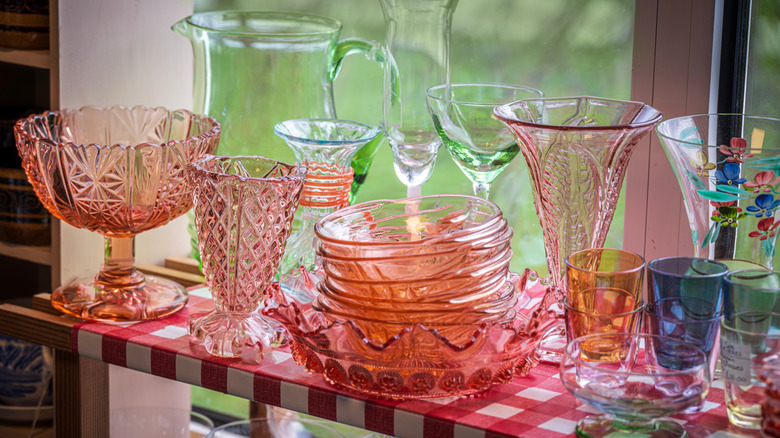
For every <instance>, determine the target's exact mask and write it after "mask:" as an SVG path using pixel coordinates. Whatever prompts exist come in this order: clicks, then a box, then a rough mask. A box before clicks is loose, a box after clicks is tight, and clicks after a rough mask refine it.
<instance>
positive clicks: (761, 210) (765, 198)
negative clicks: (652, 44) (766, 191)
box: [747, 195, 780, 217]
mask: <svg viewBox="0 0 780 438" xmlns="http://www.w3.org/2000/svg"><path fill="white" fill-rule="evenodd" d="M777 207H780V199H775V197H774V196H773V195H758V196H757V197H756V205H749V206H748V207H747V211H749V212H751V213H753V215H754V216H755V217H763V216H764V215H766V217H771V216H772V214H773V212H774V211H775V210H777Z"/></svg>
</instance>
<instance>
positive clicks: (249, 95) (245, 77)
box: [173, 11, 385, 195]
mask: <svg viewBox="0 0 780 438" xmlns="http://www.w3.org/2000/svg"><path fill="white" fill-rule="evenodd" d="M341 27H342V26H341V23H340V22H339V21H337V20H334V19H331V18H326V17H320V16H315V15H306V14H295V13H287V12H260V11H215V12H203V13H197V14H194V15H191V16H189V17H187V18H185V19H183V20H181V21H179V22H178V23H176V24H174V25H173V30H174V31H176V32H178V33H179V34H181V35H183V36H185V37H187V38H189V40H190V41H191V43H192V49H193V52H194V64H195V70H194V72H195V73H194V75H195V77H194V111H196V112H201V113H205V114H208V115H209V116H212V117H214V118H216V119H217V120H218V121H219V122H220V123H221V124H222V135H221V140H220V145H219V153H220V154H221V155H262V156H265V157H269V158H273V159H276V160H280V161H284V162H288V163H292V162H295V156H294V155H293V152H292V150H291V149H290V148H289V147H288V146H287V145H286V144H285V143H284V142H283V141H282V140H281V139H280V138H278V137H277V136H276V135H275V134H274V131H273V128H274V125H276V124H277V123H279V122H281V121H284V120H288V119H300V118H329V119H334V118H336V108H335V106H334V103H333V86H332V83H333V80H334V79H335V78H336V76H337V75H338V72H339V69H340V68H341V64H342V61H343V60H344V57H345V56H347V55H349V54H352V53H362V54H363V55H365V56H366V57H367V58H368V59H370V60H373V61H376V62H378V63H379V64H383V63H384V59H385V57H384V50H383V48H382V46H381V45H380V44H379V43H375V42H371V41H366V40H362V39H357V38H349V39H345V40H343V41H340V42H339V33H340V32H341ZM377 98H379V97H378V96H377ZM368 122H369V123H370V121H368ZM380 142H381V139H376V140H374V141H373V142H372V143H373V144H369V145H367V147H364V148H363V149H362V150H361V153H360V154H359V155H358V156H357V157H355V159H354V160H353V162H352V166H353V167H354V168H355V177H354V178H355V179H354V183H353V191H352V193H353V195H354V194H355V193H356V191H357V189H358V187H359V186H360V184H361V183H362V182H363V181H364V179H365V175H366V172H367V171H368V166H369V165H370V162H371V159H372V158H373V155H374V153H375V152H376V146H377V145H378V144H379V143H380Z"/></svg>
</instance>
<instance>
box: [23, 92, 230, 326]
mask: <svg viewBox="0 0 780 438" xmlns="http://www.w3.org/2000/svg"><path fill="white" fill-rule="evenodd" d="M14 133H15V135H16V145H17V148H18V149H19V155H20V156H21V157H22V164H23V167H24V170H25V172H26V173H27V178H28V179H29V180H30V184H31V185H32V186H33V188H34V189H35V193H36V195H38V198H40V200H41V203H42V204H43V205H44V206H45V207H46V209H48V210H49V212H51V214H52V215H54V216H55V217H57V218H58V219H60V220H62V221H64V222H66V223H68V224H70V225H72V226H74V227H77V228H85V229H87V230H90V231H95V232H98V233H100V234H102V235H103V236H104V237H105V241H106V246H105V259H104V262H103V266H102V267H101V268H100V271H99V272H98V273H97V275H95V276H90V277H84V278H78V279H75V280H72V281H70V282H68V283H67V284H65V285H63V286H61V287H59V288H57V289H56V290H55V291H54V292H53V293H52V296H51V301H52V305H53V306H54V307H55V308H57V309H58V310H60V311H62V312H64V313H67V314H70V315H73V316H76V317H78V318H83V319H93V320H103V321H123V322H127V321H140V320H147V319H154V318H160V317H163V316H167V315H170V314H171V313H173V312H176V311H177V310H179V309H181V308H182V307H184V305H185V304H186V303H187V291H186V290H185V289H184V287H182V286H181V285H180V284H178V283H175V282H172V281H170V280H166V279H163V278H160V277H154V276H151V275H144V274H142V273H141V272H139V271H138V270H136V269H135V266H134V264H135V263H134V262H135V255H134V243H133V242H134V237H135V235H136V234H138V233H141V232H143V231H146V230H150V229H153V228H156V227H159V226H161V225H164V224H166V223H168V222H169V221H171V220H172V219H175V218H177V217H179V216H181V215H182V214H184V213H185V212H186V211H187V210H189V209H190V208H192V196H191V193H192V186H191V184H190V183H189V182H188V180H187V177H186V167H187V164H188V163H190V162H191V161H193V160H196V159H198V158H199V157H200V156H202V155H204V154H208V153H211V152H213V151H215V150H216V148H217V143H218V141H219V133H220V126H219V123H217V122H216V120H214V119H212V118H210V117H205V116H201V115H196V114H193V113H191V112H189V111H185V110H175V111H171V110H166V109H164V108H146V107H141V106H138V107H134V108H125V107H120V106H115V107H111V108H97V107H84V108H81V109H78V110H73V109H64V110H60V111H49V112H45V113H43V114H38V115H33V116H30V117H28V118H26V119H23V120H20V121H18V122H17V123H16V126H15V127H14Z"/></svg>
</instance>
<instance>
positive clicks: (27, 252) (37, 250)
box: [0, 242, 52, 266]
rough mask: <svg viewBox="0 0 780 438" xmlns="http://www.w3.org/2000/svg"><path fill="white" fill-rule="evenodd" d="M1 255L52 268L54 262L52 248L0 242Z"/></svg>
mask: <svg viewBox="0 0 780 438" xmlns="http://www.w3.org/2000/svg"><path fill="white" fill-rule="evenodd" d="M0 255H4V256H6V257H11V258H14V259H19V260H25V261H28V262H33V263H39V264H41V265H47V266H51V260H52V256H51V247H50V246H29V245H15V244H13V243H6V242H0Z"/></svg>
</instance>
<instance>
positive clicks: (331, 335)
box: [263, 271, 561, 399]
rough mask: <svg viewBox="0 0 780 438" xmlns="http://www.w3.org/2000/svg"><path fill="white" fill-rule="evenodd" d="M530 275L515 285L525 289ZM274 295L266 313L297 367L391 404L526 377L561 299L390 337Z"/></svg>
mask: <svg viewBox="0 0 780 438" xmlns="http://www.w3.org/2000/svg"><path fill="white" fill-rule="evenodd" d="M529 275H530V271H526V273H525V274H524V275H523V277H522V279H519V278H517V279H514V281H512V282H510V283H511V284H512V287H515V288H516V287H522V286H523V285H524V284H525V282H526V280H527V279H528V276H529ZM272 295H273V298H274V300H275V301H276V303H278V306H277V307H274V308H267V309H265V310H264V311H263V312H264V313H266V314H268V315H271V316H273V317H274V318H275V319H277V320H278V321H280V322H281V323H282V324H284V325H285V327H287V329H288V330H289V332H290V339H291V351H292V353H293V358H294V359H295V361H296V363H297V364H299V365H301V366H304V367H305V368H306V370H307V371H309V372H310V373H316V374H321V375H322V376H323V377H324V378H325V380H327V381H328V382H330V383H332V384H334V385H337V386H340V387H342V388H346V389H350V390H354V391H357V392H360V393H363V394H370V395H374V396H379V397H384V398H393V399H413V398H429V397H447V396H461V395H468V394H476V393H480V392H483V391H485V390H487V389H489V388H490V387H491V386H493V385H496V384H503V383H507V382H509V381H510V380H511V379H512V378H513V377H514V376H525V375H527V374H528V372H529V371H530V370H531V369H532V368H533V367H534V366H535V365H536V364H537V363H538V353H537V345H538V341H539V334H541V333H544V332H545V331H546V330H547V329H548V328H549V327H551V326H552V324H553V323H554V322H555V321H556V316H555V312H554V311H553V310H552V309H553V308H554V306H555V305H556V303H557V302H558V300H559V299H560V298H561V296H560V292H559V291H558V290H557V289H552V288H548V289H547V290H546V293H545V295H544V296H543V297H542V299H541V300H540V301H539V302H538V304H537V305H536V306H535V307H534V308H533V309H526V311H524V314H520V313H518V314H517V317H515V316H514V315H511V316H510V318H511V320H510V321H509V322H503V321H497V322H485V323H482V324H461V325H457V324H450V325H441V326H439V327H438V328H432V327H428V326H426V325H424V324H399V325H398V326H396V327H389V326H390V325H388V324H385V326H384V328H383V329H382V330H380V331H383V332H386V333H376V332H374V333H369V332H366V331H364V329H363V328H361V327H360V325H359V324H361V323H363V322H371V321H353V320H349V319H330V318H328V317H326V316H325V315H324V314H323V313H321V312H319V311H317V310H316V309H314V308H313V307H312V306H311V304H305V303H300V302H294V301H291V300H290V298H289V297H287V296H286V295H284V294H282V292H281V290H279V289H278V288H276V289H274V290H273V292H272ZM516 310H517V311H518V312H519V311H520V310H521V309H516ZM442 329H443V330H444V331H445V332H446V330H451V331H452V333H451V334H450V335H451V336H447V335H446V334H443V333H442Z"/></svg>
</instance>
